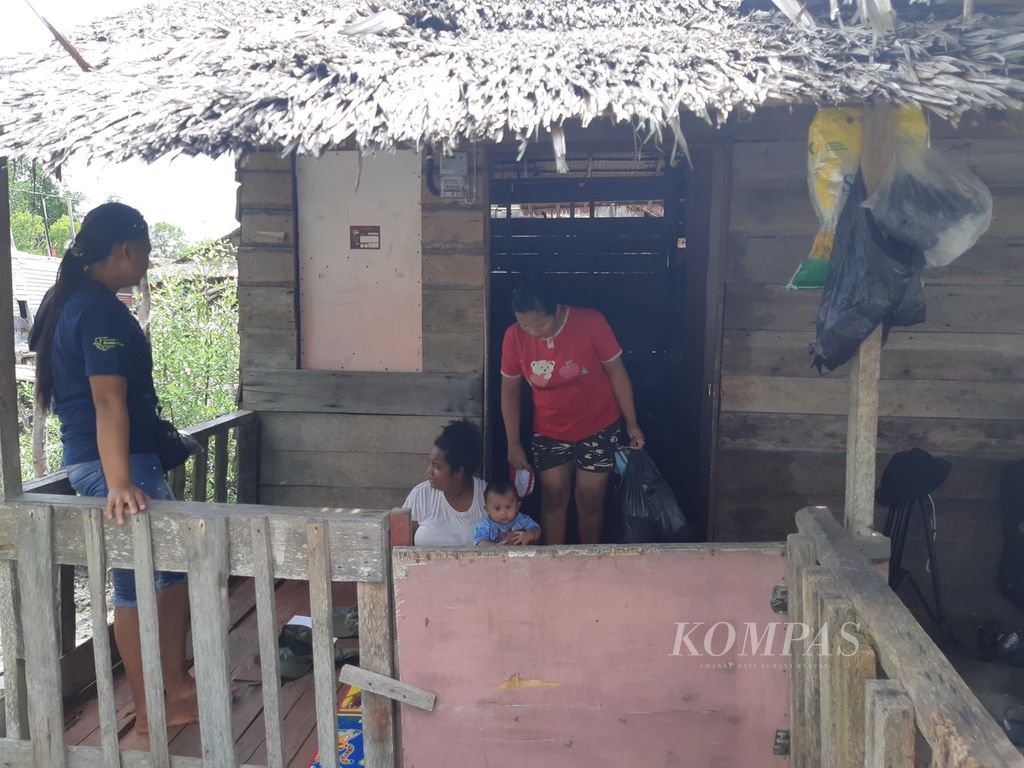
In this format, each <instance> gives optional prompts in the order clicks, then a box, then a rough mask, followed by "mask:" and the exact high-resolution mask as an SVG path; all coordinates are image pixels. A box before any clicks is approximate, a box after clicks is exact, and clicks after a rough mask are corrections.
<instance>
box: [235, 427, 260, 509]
mask: <svg viewBox="0 0 1024 768" xmlns="http://www.w3.org/2000/svg"><path fill="white" fill-rule="evenodd" d="M235 456H236V458H237V460H238V472H237V474H236V476H237V478H238V480H237V482H238V503H239V504H259V503H260V422H259V419H255V420H253V421H250V422H248V423H247V424H243V425H242V426H240V427H239V428H238V431H237V432H236V438H235Z"/></svg>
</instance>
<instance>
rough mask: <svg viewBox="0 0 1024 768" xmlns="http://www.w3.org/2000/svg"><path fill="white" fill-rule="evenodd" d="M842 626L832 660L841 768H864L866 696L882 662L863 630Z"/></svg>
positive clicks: (833, 636) (833, 637)
mask: <svg viewBox="0 0 1024 768" xmlns="http://www.w3.org/2000/svg"><path fill="white" fill-rule="evenodd" d="M843 630H844V628H843V627H842V626H840V627H837V628H836V629H835V630H833V632H832V634H831V637H830V638H829V640H830V642H831V643H832V661H833V663H834V665H835V670H836V675H835V682H836V685H835V688H834V693H835V696H834V697H833V700H832V701H833V705H832V712H833V714H834V715H835V716H836V721H837V726H838V738H837V740H836V756H837V758H838V760H837V763H836V764H837V765H838V766H839V768H864V740H865V735H864V695H865V693H864V692H865V686H866V685H867V683H868V681H869V680H874V679H875V678H876V677H877V676H878V661H877V659H876V658H875V649H874V648H872V647H871V639H870V638H869V637H868V636H867V635H866V634H865V633H863V632H861V631H860V629H859V628H854V627H847V628H846V633H845V634H843Z"/></svg>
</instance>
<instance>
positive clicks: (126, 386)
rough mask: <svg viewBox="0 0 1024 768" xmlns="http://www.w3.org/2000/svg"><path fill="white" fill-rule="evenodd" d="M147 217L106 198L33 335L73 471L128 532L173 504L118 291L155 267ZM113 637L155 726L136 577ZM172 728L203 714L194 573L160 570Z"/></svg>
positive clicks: (116, 576)
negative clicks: (193, 652) (191, 661)
mask: <svg viewBox="0 0 1024 768" xmlns="http://www.w3.org/2000/svg"><path fill="white" fill-rule="evenodd" d="M149 252H150V243H149V227H148V226H147V225H146V221H145V219H143V218H142V214H141V213H139V212H138V211H137V210H135V209H134V208H131V207H129V206H127V205H123V204H121V203H105V204H103V205H101V206H99V207H98V208H95V209H93V210H92V211H90V212H89V214H88V215H87V216H86V217H85V220H84V221H83V222H82V226H81V228H80V229H79V232H78V236H77V237H76V238H75V240H74V242H73V243H72V244H71V247H70V248H69V249H68V251H67V253H66V254H65V255H64V259H63V261H61V265H60V271H59V272H58V275H57V283H56V285H55V286H54V287H53V288H52V289H51V290H50V292H49V293H48V294H47V297H46V298H45V299H44V301H43V305H42V307H41V308H40V312H39V316H38V318H37V319H36V323H35V326H34V327H33V329H32V335H31V337H30V346H31V347H32V349H34V350H35V351H36V399H37V401H38V402H39V403H40V405H41V406H42V407H43V408H44V409H49V408H50V407H51V406H52V409H53V412H54V413H55V414H56V415H57V416H58V417H59V418H60V424H61V441H62V443H63V446H64V466H65V468H66V469H67V473H68V479H69V480H70V482H71V484H72V486H74V488H75V490H76V491H78V493H80V494H82V495H83V496H101V497H102V496H105V497H106V499H107V504H106V516H107V519H108V520H114V521H115V522H116V523H117V524H118V525H122V524H123V523H124V521H125V516H126V515H135V514H139V513H140V512H143V511H145V509H146V505H147V503H148V502H149V500H150V499H173V498H174V497H173V495H172V494H171V491H170V489H169V488H168V486H167V481H166V478H165V477H164V473H163V470H162V468H161V465H160V459H159V458H158V456H157V438H156V435H157V429H156V428H157V416H156V393H155V390H154V387H153V358H152V355H151V353H150V348H149V341H148V340H147V339H146V337H145V335H144V334H143V332H142V329H141V328H140V327H139V324H138V322H137V321H136V320H135V318H134V317H133V316H132V314H131V313H130V312H129V311H128V308H127V307H125V305H124V304H122V303H121V302H120V300H118V298H117V291H118V290H119V289H120V288H124V287H126V286H130V285H137V284H138V282H139V281H140V280H141V279H142V278H143V276H144V275H145V274H146V270H147V269H148V268H149ZM112 579H113V584H114V599H113V604H114V637H115V639H116V640H117V647H118V650H119V651H120V653H121V658H122V660H123V661H124V666H125V672H126V673H127V675H128V682H129V684H130V685H131V689H132V696H133V698H134V699H135V712H136V716H135V727H136V729H137V730H138V731H139V732H140V733H147V732H148V730H149V726H148V720H147V717H146V697H145V694H144V688H143V677H142V650H141V645H140V640H139V613H138V608H137V604H136V601H135V573H134V572H133V571H131V570H127V569H122V568H115V569H113V573H112ZM155 581H156V587H157V589H158V590H159V594H158V596H157V613H158V618H159V626H160V655H161V659H162V661H163V664H162V667H163V673H164V687H165V694H166V698H167V701H166V714H167V724H168V725H182V724H185V723H189V722H193V721H195V720H197V719H198V707H197V703H196V689H195V681H194V680H193V679H192V677H191V676H190V675H189V674H188V672H187V670H186V668H185V634H186V632H187V630H188V623H189V607H188V587H187V585H186V583H185V574H183V573H171V572H165V571H158V572H157V573H156V574H155Z"/></svg>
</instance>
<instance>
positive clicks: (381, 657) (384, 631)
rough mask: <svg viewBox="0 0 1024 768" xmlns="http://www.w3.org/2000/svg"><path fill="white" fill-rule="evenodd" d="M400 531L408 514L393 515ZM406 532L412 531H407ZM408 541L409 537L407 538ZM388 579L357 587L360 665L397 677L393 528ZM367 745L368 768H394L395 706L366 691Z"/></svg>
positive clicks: (387, 534)
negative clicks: (392, 599)
mask: <svg viewBox="0 0 1024 768" xmlns="http://www.w3.org/2000/svg"><path fill="white" fill-rule="evenodd" d="M391 520H392V524H394V525H395V526H396V528H397V532H398V533H399V534H402V531H401V528H402V527H403V525H404V524H405V523H406V522H407V520H406V519H405V515H404V514H402V516H401V517H399V516H396V515H395V513H392V515H391ZM406 530H409V529H408V528H406ZM405 540H406V542H407V541H408V538H406V539H405ZM381 544H382V547H383V554H384V579H383V580H382V581H376V582H366V581H360V582H358V583H357V584H356V595H357V598H356V599H357V600H358V602H359V665H360V666H361V667H362V668H363V669H366V670H369V671H370V672H376V673H378V674H381V675H384V676H385V677H392V676H394V674H395V659H394V654H393V651H394V647H395V617H394V611H393V610H392V604H391V589H392V580H391V529H390V524H389V526H388V528H386V529H385V531H384V539H383V541H382V542H381ZM362 705H363V744H364V746H365V749H366V768H394V767H395V765H396V764H397V760H396V756H395V745H396V743H397V740H396V735H395V734H396V729H395V705H394V702H392V701H391V700H390V699H388V698H385V697H384V696H379V695H377V694H373V693H369V692H367V691H363V696H362Z"/></svg>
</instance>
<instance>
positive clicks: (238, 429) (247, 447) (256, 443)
mask: <svg viewBox="0 0 1024 768" xmlns="http://www.w3.org/2000/svg"><path fill="white" fill-rule="evenodd" d="M181 431H182V432H183V433H185V434H187V435H191V436H192V437H194V438H195V439H196V440H197V441H199V444H200V445H201V446H202V447H203V450H202V452H201V453H200V454H198V455H196V456H193V457H192V458H190V459H189V460H188V461H187V462H186V463H185V464H183V465H182V466H180V467H178V468H177V469H176V470H174V472H173V473H171V490H172V491H173V492H174V498H176V499H179V500H181V499H183V498H184V496H185V488H186V482H187V479H188V478H189V476H191V480H192V482H191V493H190V494H189V496H190V498H191V499H192V501H206V500H207V496H208V485H209V483H208V478H209V475H210V472H211V468H212V472H213V501H217V502H221V503H223V502H226V501H227V500H228V491H229V487H228V474H229V469H230V464H231V441H232V438H234V449H235V455H236V460H237V476H236V484H237V487H236V489H235V491H236V494H237V501H238V502H239V503H240V504H256V503H258V502H259V490H260V424H259V418H258V414H257V413H256V412H255V411H234V412H233V413H226V414H224V415H223V416H218V417H217V418H215V419H210V420H209V421H203V422H200V423H199V424H194V425H192V426H191V427H185V428H184V429H182V430H181ZM211 441H212V443H213V454H212V456H211V454H210V443H211ZM22 492H23V493H58V494H69V495H72V496H73V495H74V493H75V489H74V488H72V487H71V483H69V482H68V475H67V472H66V471H64V470H63V469H62V470H60V471H59V472H54V473H53V474H51V475H47V476H46V477H41V478H39V479H38V480H30V481H28V482H26V483H25V484H24V486H23V488H22Z"/></svg>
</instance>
